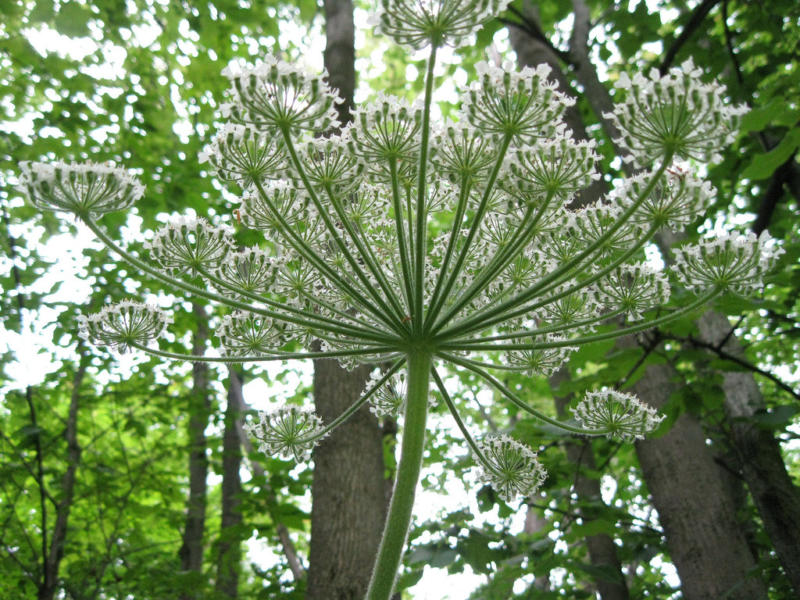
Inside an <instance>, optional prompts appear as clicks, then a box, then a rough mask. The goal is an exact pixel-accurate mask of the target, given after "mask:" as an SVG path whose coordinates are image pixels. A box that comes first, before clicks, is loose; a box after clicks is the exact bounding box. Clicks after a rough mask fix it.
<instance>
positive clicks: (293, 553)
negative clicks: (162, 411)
mask: <svg viewBox="0 0 800 600" xmlns="http://www.w3.org/2000/svg"><path fill="white" fill-rule="evenodd" d="M228 391H229V394H228V402H232V403H234V404H235V406H236V431H237V433H238V435H239V440H241V443H242V448H243V449H244V452H245V454H247V456H252V455H253V453H254V452H255V450H254V448H253V443H252V442H251V441H250V438H249V437H248V436H247V435H246V434H245V432H244V419H243V415H244V413H245V412H246V411H247V410H249V406H248V405H247V404H246V403H245V401H244V396H243V395H242V388H241V386H231V387H229V388H228ZM250 469H251V470H252V471H253V475H255V477H257V478H258V479H260V480H261V481H263V482H265V483H266V484H268V480H267V474H266V472H265V471H264V467H263V466H262V465H261V463H260V462H258V461H254V460H251V461H250ZM277 503H278V501H277V498H276V497H275V493H274V492H273V491H272V490H271V489H269V494H268V495H267V500H266V505H267V512H268V513H269V517H270V519H272V523H273V524H274V525H275V532H276V533H277V536H278V541H279V542H280V544H281V548H282V549H283V554H284V556H286V561H287V562H288V563H289V570H290V571H291V572H292V577H293V578H294V580H295V581H302V580H303V578H304V577H305V571H304V569H303V566H302V565H301V564H300V558H299V557H298V556H297V549H296V548H295V547H294V543H292V539H291V538H290V537H289V530H288V529H287V528H286V526H285V525H284V524H283V523H281V522H280V520H279V519H278V518H277V517H276V515H275V510H274V507H275V506H276V505H277Z"/></svg>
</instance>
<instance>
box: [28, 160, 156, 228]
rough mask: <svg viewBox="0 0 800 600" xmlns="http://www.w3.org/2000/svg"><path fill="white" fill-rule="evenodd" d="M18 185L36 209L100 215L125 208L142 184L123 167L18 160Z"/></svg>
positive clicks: (137, 195)
mask: <svg viewBox="0 0 800 600" xmlns="http://www.w3.org/2000/svg"><path fill="white" fill-rule="evenodd" d="M19 167H20V171H21V172H22V176H21V177H20V186H21V187H22V188H23V189H24V190H25V192H26V193H27V195H28V197H29V198H30V200H31V203H33V205H34V206H36V208H39V209H42V210H54V211H59V212H70V213H74V214H76V215H80V216H89V215H92V216H100V215H103V214H105V213H108V212H114V211H117V210H125V209H126V208H129V207H131V206H133V205H134V204H135V203H136V201H137V200H139V198H141V197H142V196H143V195H144V186H143V185H142V184H141V183H139V181H138V180H137V179H136V178H135V177H132V176H131V175H130V174H128V172H127V171H125V170H124V169H120V168H119V167H114V166H111V165H109V164H97V163H92V162H87V163H80V164H67V163H63V162H54V163H41V162H29V161H24V162H21V163H20V165H19Z"/></svg>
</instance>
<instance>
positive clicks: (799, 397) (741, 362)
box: [665, 336, 800, 400]
mask: <svg viewBox="0 0 800 600" xmlns="http://www.w3.org/2000/svg"><path fill="white" fill-rule="evenodd" d="M665 339H671V340H675V341H678V342H684V343H689V344H692V345H693V346H696V347H698V348H705V349H706V350H710V351H712V352H713V353H714V354H716V355H717V356H719V357H720V358H722V359H724V360H727V361H730V362H732V363H735V364H737V365H739V366H741V367H744V368H745V369H747V370H748V371H752V372H753V373H758V374H759V375H761V376H762V377H765V378H767V379H769V380H770V381H772V382H773V383H774V384H775V385H777V386H778V387H779V388H781V389H782V390H784V391H785V392H788V393H789V394H791V396H792V397H794V398H795V399H797V400H800V392H797V391H795V390H794V389H793V388H792V387H791V386H789V385H788V384H787V383H785V382H784V381H783V380H782V379H780V378H779V377H778V376H776V375H773V374H772V373H770V372H769V371H765V370H764V369H761V368H760V367H757V366H756V365H754V364H753V363H751V362H748V361H746V360H744V359H742V358H739V357H738V356H736V355H734V354H730V353H729V352H726V351H725V350H723V349H722V348H719V347H717V346H716V345H715V344H709V343H708V342H704V341H703V340H699V339H697V338H696V337H693V336H689V337H688V338H683V337H678V336H665Z"/></svg>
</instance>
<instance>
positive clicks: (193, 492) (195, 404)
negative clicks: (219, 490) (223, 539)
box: [178, 303, 211, 600]
mask: <svg viewBox="0 0 800 600" xmlns="http://www.w3.org/2000/svg"><path fill="white" fill-rule="evenodd" d="M192 308H193V311H194V316H195V322H196V323H197V331H195V334H194V340H193V343H192V353H193V354H203V353H204V352H205V346H206V341H207V340H208V315H207V314H206V311H205V309H204V308H203V307H202V306H201V305H199V304H194V303H193V304H192ZM210 409H211V399H210V397H209V390H208V365H207V363H200V362H197V363H194V364H193V365H192V391H191V394H190V395H189V498H188V500H187V502H186V520H185V525H184V531H183V543H182V544H181V547H180V550H178V556H179V558H180V561H181V570H182V571H184V572H189V571H195V572H198V573H199V572H201V571H202V569H203V537H204V533H205V525H206V477H207V474H208V460H207V458H206V426H207V425H208V416H209V412H210ZM195 597H196V594H195V593H194V592H193V591H191V590H187V591H185V592H183V593H182V594H181V599H182V600H191V599H192V598H195Z"/></svg>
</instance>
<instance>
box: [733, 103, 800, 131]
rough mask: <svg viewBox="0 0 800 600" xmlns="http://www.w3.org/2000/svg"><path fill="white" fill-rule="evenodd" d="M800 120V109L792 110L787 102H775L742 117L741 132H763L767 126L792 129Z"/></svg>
mask: <svg viewBox="0 0 800 600" xmlns="http://www.w3.org/2000/svg"><path fill="white" fill-rule="evenodd" d="M798 119H800V109H798V108H792V107H791V106H790V105H789V104H788V103H787V102H784V101H782V100H775V101H772V102H769V103H768V104H766V105H765V106H759V107H758V108H754V109H753V110H751V111H750V112H749V113H747V114H746V115H745V116H744V117H742V126H741V131H742V132H743V133H747V132H750V131H762V130H763V129H764V128H766V126H767V125H770V124H773V125H779V126H785V127H792V126H793V125H794V124H795V123H797V121H798Z"/></svg>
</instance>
